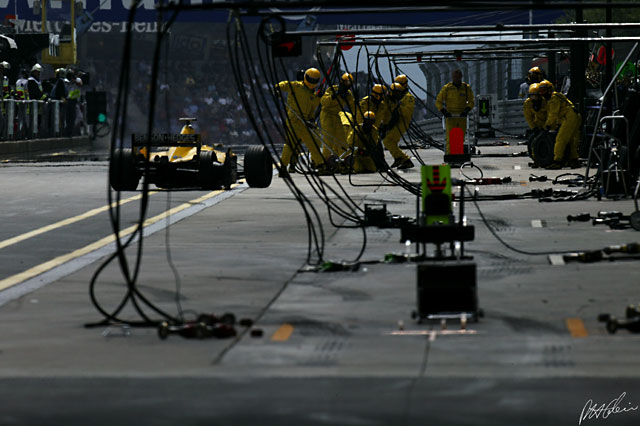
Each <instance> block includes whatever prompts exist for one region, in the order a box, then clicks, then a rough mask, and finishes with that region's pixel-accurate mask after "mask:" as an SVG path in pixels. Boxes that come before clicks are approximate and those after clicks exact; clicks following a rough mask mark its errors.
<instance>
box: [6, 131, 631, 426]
mask: <svg viewBox="0 0 640 426" xmlns="http://www.w3.org/2000/svg"><path fill="white" fill-rule="evenodd" d="M482 142H484V143H487V142H491V141H489V140H485V141H481V143H482ZM508 142H510V145H509V146H486V147H481V148H480V150H481V152H482V154H506V153H514V152H520V151H523V150H524V148H523V146H519V145H516V143H517V141H516V140H510V141H508ZM420 155H421V156H422V158H423V159H424V161H425V162H426V163H427V164H438V163H441V161H442V153H441V152H440V151H437V150H433V149H429V150H421V151H420ZM96 158H97V159H98V160H99V161H86V160H87V158H83V159H82V161H73V162H72V161H67V162H56V163H53V162H48V161H47V162H45V161H42V162H35V163H16V162H9V163H4V164H2V165H0V194H2V198H3V203H2V207H1V208H0V219H2V221H3V223H4V224H5V226H3V227H2V228H1V230H0V250H1V252H0V254H1V256H0V273H1V275H0V333H1V335H2V340H1V341H0V384H1V386H0V401H2V402H1V403H0V404H1V405H2V408H3V409H2V410H0V425H3V426H4V425H40V424H42V425H49V424H60V425H75V424H83V425H84V424H96V425H102V424H104V425H107V424H109V425H112V424H136V425H140V424H144V425H147V424H148V425H176V424H183V425H200V424H202V425H205V424H206V425H249V424H251V425H254V424H268V425H294V424H295V425H326V424H331V425H418V424H420V425H424V424H432V425H514V424H518V425H572V424H573V425H575V424H594V425H597V424H606V425H638V424H640V409H638V406H640V358H639V357H638V355H637V354H638V353H639V349H640V339H639V336H638V335H637V334H633V333H630V332H628V331H627V330H620V331H618V332H617V333H615V334H609V333H607V331H606V329H605V326H604V324H603V323H601V322H598V315H599V314H600V313H612V314H614V315H615V316H617V317H624V314H625V308H626V306H627V305H629V304H637V303H638V302H640V300H638V282H639V279H638V277H639V276H640V274H639V272H640V264H639V263H638V262H637V261H633V260H626V261H625V260H619V261H604V262H596V263H578V262H567V263H566V264H561V263H563V262H560V260H559V259H561V256H560V257H559V256H554V257H551V258H550V257H549V255H547V254H544V255H527V254H523V253H521V252H516V251H513V250H510V249H508V248H507V247H505V245H503V244H502V243H501V242H499V241H498V240H497V239H496V238H495V237H494V236H493V235H492V233H491V232H490V231H489V230H488V228H487V226H486V224H485V221H486V222H487V223H488V224H489V225H490V226H491V227H492V229H493V230H494V231H495V233H496V234H497V235H498V236H499V237H500V238H502V239H503V240H504V241H505V242H506V243H507V244H509V245H511V246H512V247H514V248H516V249H519V250H523V251H529V252H562V251H582V250H596V249H601V248H603V247H605V246H611V245H619V244H625V243H632V242H636V241H638V239H639V238H638V234H637V232H636V231H634V230H633V229H613V230H612V229H609V227H607V226H592V225H591V223H589V222H568V221H567V215H570V214H571V215H573V214H578V213H581V212H588V213H591V214H593V215H595V214H596V213H597V212H598V211H611V210H617V211H621V212H623V213H625V214H629V213H631V212H632V211H633V209H634V205H633V200H631V199H630V198H626V199H622V200H612V199H607V198H602V200H600V201H598V200H597V199H596V198H590V199H588V200H585V201H571V202H553V203H542V202H539V201H538V200H537V199H512V200H500V201H497V200H492V201H479V202H478V203H477V205H478V207H479V209H480V211H481V212H482V215H483V216H484V218H485V220H483V219H482V217H481V215H480V213H479V211H478V209H476V207H475V206H474V204H473V203H472V202H467V203H466V207H465V211H466V216H467V221H468V223H469V224H471V225H474V226H475V240H474V241H472V242H469V243H467V244H466V246H465V250H466V254H468V255H471V256H473V261H474V262H475V263H476V265H477V285H478V299H479V304H480V307H481V308H482V310H483V312H484V316H483V317H482V318H480V320H479V322H469V323H468V324H467V327H466V329H465V330H460V324H459V322H458V321H449V322H448V323H447V324H446V325H445V326H444V327H443V324H441V323H440V322H433V323H431V322H423V323H417V322H416V321H414V320H413V319H412V318H411V313H412V311H413V310H415V309H416V303H417V300H416V299H417V297H416V282H417V272H416V270H417V264H416V262H411V261H409V262H403V263H385V262H383V261H382V260H383V259H384V258H385V255H388V254H391V253H395V254H400V255H402V254H406V253H407V252H411V253H412V252H413V251H414V250H415V246H413V247H407V246H406V245H405V244H403V243H401V242H400V230H399V229H393V228H386V229H381V228H375V227H368V228H367V230H366V236H367V238H366V250H365V252H364V255H363V257H362V259H361V260H362V263H361V264H360V265H359V267H358V268H356V269H355V270H352V271H338V272H309V271H307V270H306V269H305V261H306V257H307V246H308V238H307V226H306V221H305V217H304V215H303V212H302V210H301V208H300V206H299V204H298V203H297V202H296V200H295V199H294V197H293V195H292V194H291V192H290V191H289V190H288V188H287V187H286V185H285V184H284V182H283V180H282V179H279V178H278V177H277V176H274V181H273V183H272V185H271V186H270V187H269V188H266V189H255V188H248V187H247V186H246V185H245V184H240V185H238V186H236V187H234V188H233V189H232V190H230V191H214V192H211V193H210V192H203V191H175V192H166V191H156V192H154V193H152V194H151V195H150V196H149V210H148V213H147V215H146V217H147V218H150V219H152V220H150V223H149V224H148V226H147V228H146V235H145V237H144V239H143V245H142V256H141V260H140V272H139V276H138V277H137V284H138V290H139V291H140V293H141V294H143V295H144V296H145V297H146V298H148V299H149V300H150V301H153V303H154V304H156V305H157V306H158V307H159V308H160V309H162V310H164V311H166V312H169V313H170V314H171V315H176V314H177V312H178V309H179V307H178V305H177V303H176V299H177V298H176V289H179V290H180V305H181V308H182V309H183V310H184V315H185V318H187V319H190V318H195V316H196V315H197V314H198V313H216V314H222V313H225V312H232V313H234V314H235V316H236V317H237V318H250V319H252V320H253V321H254V325H253V327H252V328H251V329H249V328H245V327H241V326H238V327H237V331H238V335H237V336H236V337H233V338H228V339H215V338H212V339H185V338H183V337H181V336H178V335H170V336H168V338H167V339H166V340H161V339H159V337H158V333H157V330H156V329H154V328H136V327H131V328H128V327H122V326H121V325H117V324H116V325H103V326H99V327H90V328H88V327H85V324H87V323H95V322H97V321H100V320H101V319H102V316H101V315H100V313H99V312H98V310H97V309H96V307H94V305H93V304H92V303H91V300H90V297H89V291H88V289H89V283H90V282H91V280H92V277H93V276H94V275H95V274H96V272H97V271H98V269H99V267H100V266H101V265H103V264H104V261H105V259H106V258H107V256H109V255H110V254H112V253H113V252H114V244H113V240H112V239H111V236H112V233H113V230H112V227H111V223H110V221H109V216H108V212H107V210H106V209H105V208H104V206H106V205H107V196H106V194H107V183H106V181H107V177H106V175H107V169H108V163H107V162H106V161H100V160H101V158H102V157H101V156H97V157H96ZM43 160H44V159H43ZM66 160H70V159H69V158H66ZM528 161H529V159H528V158H527V157H483V156H479V157H474V158H473V163H474V164H475V165H477V166H478V167H480V168H481V169H482V170H483V172H484V176H485V177H501V178H502V177H507V176H508V177H511V180H512V181H511V183H508V184H502V185H487V186H479V187H478V189H479V194H480V195H485V194H486V195H499V194H524V193H526V192H528V191H531V190H532V189H545V188H554V189H567V187H566V185H554V184H552V183H551V182H550V181H547V182H529V180H528V178H529V175H530V174H531V173H533V174H535V175H546V176H548V177H549V178H551V179H553V178H554V177H556V176H558V175H560V174H562V173H567V172H579V173H584V169H578V170H561V171H546V170H540V169H535V170H532V169H530V168H529V167H528V165H527V163H528ZM414 162H415V161H414ZM464 172H465V173H466V174H467V175H468V176H469V177H479V172H478V171H477V170H476V169H467V168H465V169H464ZM419 173H420V172H419V168H418V167H416V168H414V169H410V170H408V171H406V172H400V174H401V175H402V176H403V177H404V178H406V179H407V180H409V181H411V182H418V181H419V179H420V174H419ZM453 176H454V177H457V178H463V177H464V176H462V175H461V174H460V172H459V171H458V170H454V172H453ZM337 178H338V180H339V181H340V182H341V183H342V184H343V185H344V188H345V191H346V192H347V193H348V194H349V195H350V196H351V197H352V198H353V199H354V200H355V201H356V203H358V204H359V205H360V206H363V205H364V204H365V203H386V204H387V208H388V209H389V211H390V212H391V213H392V214H396V215H405V216H413V217H414V216H415V206H416V199H415V196H413V195H411V194H410V193H408V192H406V191H405V190H403V189H401V188H399V187H397V186H386V185H384V184H385V183H386V182H385V181H384V179H383V178H382V177H381V176H380V175H378V174H367V175H358V176H354V177H353V179H352V181H353V182H355V183H358V184H363V185H364V184H367V185H370V186H352V185H350V184H349V179H348V177H347V176H338V177H337ZM293 179H294V180H295V182H296V183H298V184H299V185H300V187H301V188H303V189H305V190H306V191H305V193H306V194H307V195H308V196H309V198H310V199H312V200H313V202H314V205H315V206H316V208H317V209H318V212H319V214H320V216H321V217H322V222H323V225H324V226H323V229H324V237H325V240H326V245H325V256H324V257H325V260H333V261H350V260H353V259H354V258H355V257H356V256H357V254H358V253H359V251H360V249H361V246H362V244H363V233H362V231H361V230H360V229H348V228H336V227H334V226H332V225H331V223H330V220H329V218H328V216H327V211H326V208H324V205H323V204H322V203H320V201H319V199H318V196H317V195H316V194H315V193H313V192H312V191H311V190H310V188H309V186H308V184H307V183H306V181H305V179H304V178H303V177H302V175H300V174H294V175H293ZM323 179H326V180H327V182H331V184H332V185H335V182H334V181H333V178H332V177H326V178H323ZM569 189H573V190H576V189H579V188H569ZM138 195H139V192H124V193H122V194H121V196H122V199H123V200H125V201H126V203H125V204H123V205H122V207H121V214H122V220H121V223H122V226H121V228H122V229H125V228H128V227H130V226H134V225H135V224H136V223H137V220H138V217H139V210H140V200H139V199H138V198H135V197H136V196H138ZM168 210H171V215H167V214H166V211H168ZM333 220H334V222H335V221H338V220H339V219H338V218H336V217H334V218H333ZM169 223H171V225H170V226H168V227H167V225H168V224H169ZM125 234H126V232H125ZM137 247H138V246H137V245H135V244H134V245H132V247H131V248H130V249H129V250H127V258H128V260H129V264H128V265H129V267H130V268H131V270H133V269H134V266H135V260H136V248H137ZM430 250H431V251H430V252H429V254H433V250H432V249H430ZM552 261H553V262H552ZM172 265H173V268H172ZM95 288H96V295H97V299H98V300H99V302H100V304H101V305H102V306H104V307H105V309H106V310H108V311H109V312H111V311H113V310H114V309H115V308H116V306H118V304H119V303H120V302H121V301H122V300H123V298H124V297H125V295H126V291H127V285H126V280H125V278H124V277H123V273H122V270H121V268H120V266H119V265H118V262H117V261H113V262H111V263H109V264H107V265H106V266H105V267H104V269H103V270H101V273H100V274H99V275H98V276H97V280H96V287H95ZM145 312H146V313H147V315H149V316H150V317H151V318H154V319H157V318H159V315H157V314H156V313H155V312H153V311H152V310H150V309H148V308H145ZM122 317H123V318H125V319H127V320H128V321H137V320H139V319H140V317H139V315H137V314H136V312H135V311H134V310H133V308H132V305H131V303H127V306H126V308H125V309H124V310H123V312H122ZM252 330H261V331H262V332H263V335H262V337H252V336H251V331H252Z"/></svg>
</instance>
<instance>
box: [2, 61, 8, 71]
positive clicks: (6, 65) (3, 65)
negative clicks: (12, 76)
mask: <svg viewBox="0 0 640 426" xmlns="http://www.w3.org/2000/svg"><path fill="white" fill-rule="evenodd" d="M0 65H1V66H2V68H3V69H5V70H10V69H11V64H9V62H7V61H2V62H0Z"/></svg>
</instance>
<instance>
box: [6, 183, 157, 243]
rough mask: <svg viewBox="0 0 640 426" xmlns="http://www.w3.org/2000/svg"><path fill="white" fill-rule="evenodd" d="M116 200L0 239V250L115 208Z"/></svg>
mask: <svg viewBox="0 0 640 426" xmlns="http://www.w3.org/2000/svg"><path fill="white" fill-rule="evenodd" d="M157 192H158V191H151V192H149V195H152V194H156V193H157ZM140 198H142V194H138V195H134V196H133V197H130V198H126V199H124V200H120V205H121V206H122V205H124V204H127V203H130V202H132V201H136V200H139V199H140ZM117 204H118V203H117V201H114V202H113V203H111V204H107V205H106V206H102V207H98V208H95V209H92V210H89V211H88V212H85V213H82V214H80V215H78V216H74V217H70V218H68V219H64V220H61V221H59V222H56V223H52V224H51V225H47V226H43V227H42V228H39V229H34V230H33V231H29V232H25V233H24V234H22V235H17V236H15V237H13V238H9V239H7V240H4V241H0V250H2V249H3V248H6V247H9V246H12V245H14V244H18V243H20V242H22V241H24V240H28V239H29V238H33V237H36V236H38V235H42V234H44V233H45V232H49V231H53V230H54V229H58V228H62V227H63V226H67V225H71V224H72V223H76V222H80V221H81V220H84V219H88V218H90V217H91V216H95V215H97V214H100V213H103V212H105V211H107V210H109V208H115V207H116V206H117Z"/></svg>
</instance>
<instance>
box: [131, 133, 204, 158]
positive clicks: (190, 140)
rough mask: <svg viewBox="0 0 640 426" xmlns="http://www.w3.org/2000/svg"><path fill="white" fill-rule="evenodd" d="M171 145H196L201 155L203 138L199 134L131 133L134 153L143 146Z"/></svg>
mask: <svg viewBox="0 0 640 426" xmlns="http://www.w3.org/2000/svg"><path fill="white" fill-rule="evenodd" d="M170 146H180V147H195V148H197V150H198V155H200V149H201V148H202V139H201V138H200V135H199V134H193V135H178V134H170V133H151V135H148V134H146V133H144V134H135V133H133V134H132V135H131V148H132V149H133V152H134V154H139V153H140V150H141V149H142V148H148V149H149V148H166V147H170Z"/></svg>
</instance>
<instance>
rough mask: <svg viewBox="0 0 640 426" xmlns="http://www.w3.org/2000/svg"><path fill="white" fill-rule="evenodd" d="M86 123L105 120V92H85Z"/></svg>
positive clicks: (96, 122)
mask: <svg viewBox="0 0 640 426" xmlns="http://www.w3.org/2000/svg"><path fill="white" fill-rule="evenodd" d="M85 98H86V100H87V123H88V124H98V123H104V122H105V121H106V120H107V92H97V91H92V92H87V94H86V96H85Z"/></svg>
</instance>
